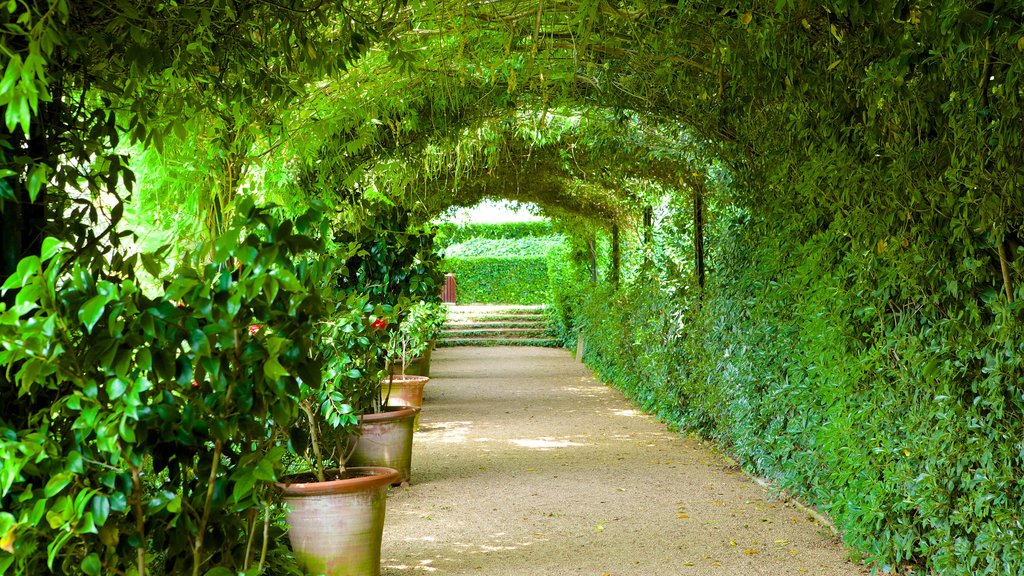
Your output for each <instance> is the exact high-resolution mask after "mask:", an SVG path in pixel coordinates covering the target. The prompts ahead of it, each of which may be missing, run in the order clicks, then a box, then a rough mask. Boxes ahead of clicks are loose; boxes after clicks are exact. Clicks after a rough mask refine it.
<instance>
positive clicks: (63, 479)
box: [43, 472, 71, 498]
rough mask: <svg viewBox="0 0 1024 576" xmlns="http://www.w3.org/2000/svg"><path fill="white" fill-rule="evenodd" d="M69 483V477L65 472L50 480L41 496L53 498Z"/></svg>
mask: <svg viewBox="0 0 1024 576" xmlns="http://www.w3.org/2000/svg"><path fill="white" fill-rule="evenodd" d="M70 483H71V475H70V474H67V473H66V472H61V473H59V474H57V475H56V476H53V477H52V478H50V481H49V482H47V483H46V487H45V488H43V496H45V497H47V498H53V497H54V495H56V494H57V493H58V492H60V491H61V490H63V489H64V487H65V486H67V485H68V484H70Z"/></svg>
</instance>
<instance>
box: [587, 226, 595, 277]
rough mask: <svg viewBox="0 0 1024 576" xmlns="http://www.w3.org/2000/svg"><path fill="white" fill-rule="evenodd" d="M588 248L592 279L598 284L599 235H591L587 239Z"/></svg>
mask: <svg viewBox="0 0 1024 576" xmlns="http://www.w3.org/2000/svg"><path fill="white" fill-rule="evenodd" d="M587 248H589V249H590V281H591V282H593V283H594V284H597V236H596V235H594V236H591V237H590V240H588V241H587Z"/></svg>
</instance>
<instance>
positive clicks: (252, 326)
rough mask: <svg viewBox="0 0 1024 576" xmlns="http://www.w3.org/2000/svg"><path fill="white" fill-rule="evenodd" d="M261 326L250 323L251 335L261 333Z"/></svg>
mask: <svg viewBox="0 0 1024 576" xmlns="http://www.w3.org/2000/svg"><path fill="white" fill-rule="evenodd" d="M260 328H261V326H260V325H259V324H249V336H255V335H257V334H259V333H260Z"/></svg>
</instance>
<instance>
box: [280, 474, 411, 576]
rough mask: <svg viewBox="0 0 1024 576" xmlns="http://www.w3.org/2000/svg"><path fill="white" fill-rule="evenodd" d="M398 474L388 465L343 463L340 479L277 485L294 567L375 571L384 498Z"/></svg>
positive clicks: (371, 575) (343, 575)
mask: <svg viewBox="0 0 1024 576" xmlns="http://www.w3.org/2000/svg"><path fill="white" fill-rule="evenodd" d="M333 472H334V477H335V478H337V470H334V471H333ZM397 479H398V472H397V471H396V470H393V469H391V468H380V467H371V468H346V470H345V472H344V475H343V476H342V477H341V478H340V479H335V480H328V481H327V482H317V481H316V480H315V479H313V480H312V481H306V480H307V479H306V478H291V479H285V481H283V482H281V483H279V484H277V487H278V488H279V489H280V490H281V492H282V493H283V494H284V502H285V504H286V505H287V507H288V512H287V521H288V526H289V529H288V539H289V540H290V541H291V544H292V550H293V551H294V552H295V558H296V559H297V560H298V563H299V567H300V568H301V569H302V570H303V571H304V572H305V573H306V574H318V575H319V574H324V575H326V576H379V574H380V543H381V537H382V533H383V531H384V508H385V501H386V499H387V491H388V485H390V484H392V483H394V482H395V481H396V480H397Z"/></svg>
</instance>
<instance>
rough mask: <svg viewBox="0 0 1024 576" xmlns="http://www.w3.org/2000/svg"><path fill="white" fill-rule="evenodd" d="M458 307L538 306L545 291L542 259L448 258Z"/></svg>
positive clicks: (546, 267) (546, 283)
mask: <svg viewBox="0 0 1024 576" xmlns="http://www.w3.org/2000/svg"><path fill="white" fill-rule="evenodd" d="M444 268H445V270H446V272H450V273H453V274H455V281H456V287H457V289H456V299H457V300H458V303H459V304H541V303H543V302H544V301H545V299H546V297H547V291H548V263H547V258H545V257H526V258H447V259H445V264H444Z"/></svg>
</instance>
